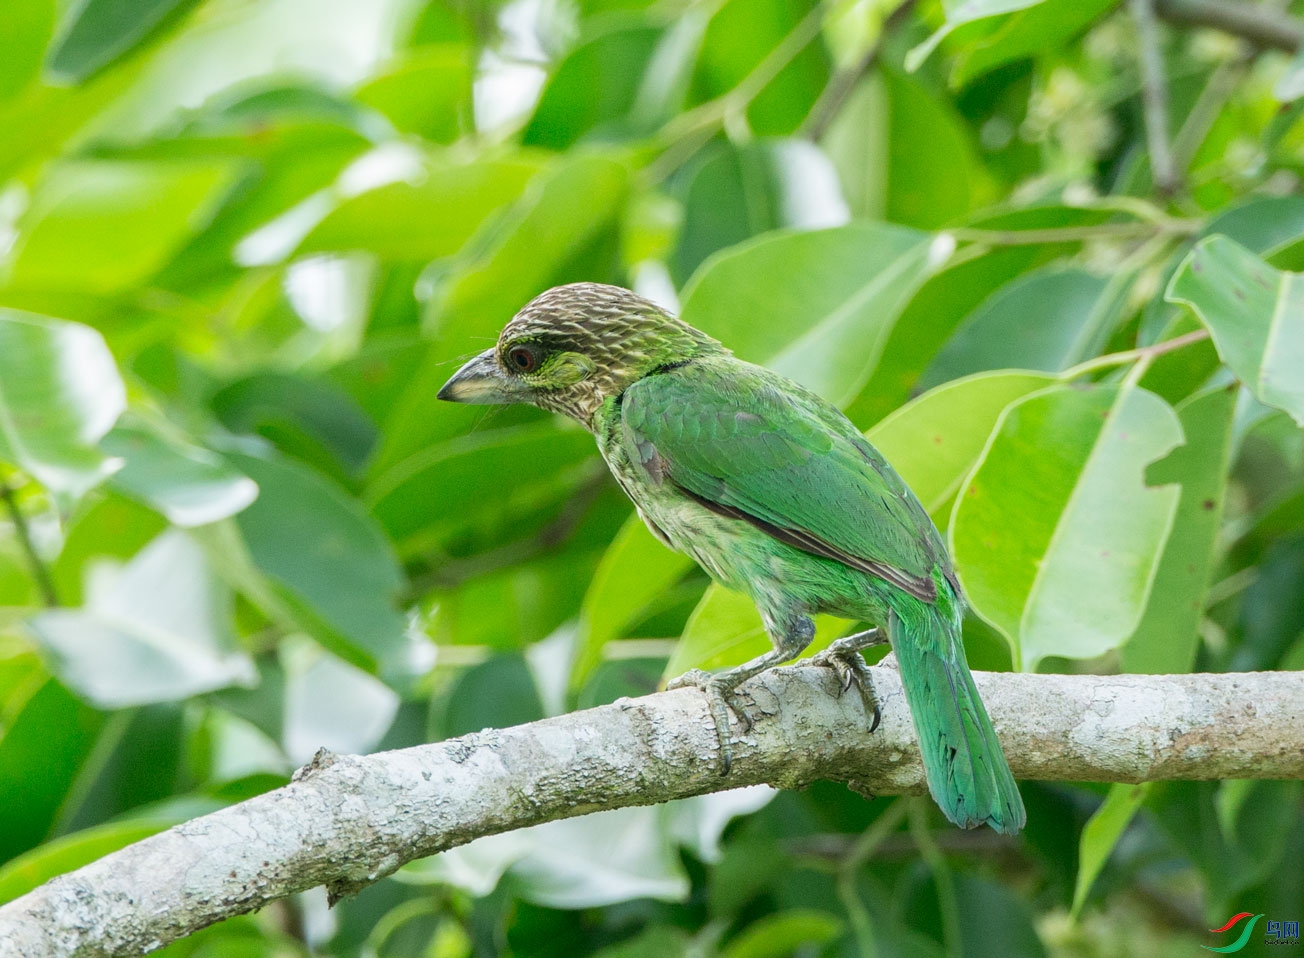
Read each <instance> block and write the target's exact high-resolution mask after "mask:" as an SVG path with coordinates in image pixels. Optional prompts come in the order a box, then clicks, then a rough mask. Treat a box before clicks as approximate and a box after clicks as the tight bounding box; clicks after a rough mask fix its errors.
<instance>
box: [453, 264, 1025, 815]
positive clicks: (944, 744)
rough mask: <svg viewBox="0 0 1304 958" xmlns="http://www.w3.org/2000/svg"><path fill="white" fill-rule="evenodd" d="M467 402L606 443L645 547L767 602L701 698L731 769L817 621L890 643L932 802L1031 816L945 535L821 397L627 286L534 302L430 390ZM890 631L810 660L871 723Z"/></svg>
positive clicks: (953, 810)
mask: <svg viewBox="0 0 1304 958" xmlns="http://www.w3.org/2000/svg"><path fill="white" fill-rule="evenodd" d="M439 398H440V399H446V400H451V401H453V402H464V403H530V404H532V405H535V406H538V407H540V408H542V409H547V410H551V411H553V412H559V413H563V414H565V415H567V416H569V417H571V418H572V419H574V420H576V421H577V422H579V423H580V424H581V425H583V426H584V427H585V428H587V429H588V430H589V431H590V432H592V433H593V435H594V436H595V438H596V439H597V444H598V450H599V451H600V452H601V454H602V458H603V459H604V460H606V463H607V465H608V467H610V469H611V473H612V475H614V476H615V478H616V481H617V482H619V483H620V485H621V487H622V488H623V489H624V490H625V493H626V494H627V495H628V496H629V498H630V499H632V500H633V502H634V505H635V507H636V508H637V509H638V512H639V515H640V516H642V518H643V521H644V522H645V523H647V526H648V528H649V529H651V530H652V532H653V534H654V535H655V536H656V537H657V538H658V539H660V540H661V541H662V542H663V543H665V544H666V545H667V546H669V547H670V548H672V549H677V550H679V551H680V552H684V553H686V554H688V555H689V556H691V557H692V558H693V559H694V560H696V561H697V563H698V564H699V565H701V566H702V568H703V569H705V570H706V572H707V573H708V574H709V575H710V576H711V577H712V578H713V579H714V580H716V581H717V582H719V583H721V584H722V585H724V586H726V587H728V588H731V589H736V590H738V591H741V592H743V593H746V594H747V595H748V596H750V597H751V599H752V600H753V601H754V602H755V603H756V606H757V608H758V609H759V610H760V613H761V618H762V620H763V621H764V623H765V629H766V632H767V633H768V634H769V637H770V641H771V643H772V645H773V648H772V650H771V651H770V652H767V653H766V654H765V655H761V656H759V657H757V658H755V659H753V660H752V661H750V662H748V663H746V664H744V665H740V666H738V667H737V668H734V669H730V670H729V671H727V672H722V673H718V674H715V675H709V674H707V673H704V672H701V671H698V670H694V671H692V672H690V673H688V674H687V675H685V676H682V677H680V678H679V679H677V680H675V681H674V682H672V683H671V685H672V687H673V686H683V685H695V686H698V687H700V688H702V689H703V690H704V691H705V692H706V693H707V696H708V701H709V702H710V703H711V712H712V716H713V718H714V721H715V723H716V726H717V728H718V730H719V733H720V743H721V761H722V765H723V767H724V772H725V774H727V772H728V763H729V756H730V754H731V753H730V749H729V740H730V739H729V736H730V726H729V714H728V709H730V708H732V709H733V710H734V711H735V712H736V713H737V714H738V715H739V717H740V719H741V720H743V721H747V720H746V717H745V712H744V711H743V710H742V709H741V708H739V707H737V705H736V704H735V699H734V689H735V688H736V687H737V686H738V685H739V683H741V682H743V681H745V680H746V679H748V678H750V677H751V676H753V675H756V674H757V673H758V672H761V671H763V670H765V669H768V668H770V667H772V666H775V665H779V664H781V663H783V662H787V661H790V660H792V659H795V658H797V656H799V655H800V654H801V653H802V651H803V650H804V649H805V648H806V646H807V645H809V644H810V641H811V638H812V636H813V635H814V632H815V627H814V623H813V622H812V621H811V616H812V615H814V614H816V613H831V614H833V615H837V616H842V617H844V618H849V619H855V620H858V621H862V622H869V623H875V624H877V625H878V626H879V627H881V628H882V630H883V631H885V632H886V633H887V639H888V640H889V641H890V642H891V645H892V649H893V651H894V652H895V653H896V657H897V661H898V664H899V667H900V673H901V682H902V685H903V686H904V688H905V693H906V699H907V701H908V703H909V705H910V714H911V718H912V720H913V722H914V726H915V731H916V733H917V735H918V737H919V745H920V751H921V753H922V756H923V764H924V770H925V773H926V775H927V779H928V787H929V790H930V791H931V792H932V795H933V799H934V800H935V801H936V802H937V804H938V805H939V806H940V807H941V809H942V811H943V812H944V813H945V815H946V817H947V818H949V819H950V820H951V821H952V822H954V823H955V824H957V825H960V826H961V827H964V828H972V827H975V826H977V825H981V824H983V823H986V824H988V825H990V826H991V827H992V828H994V829H996V830H997V831H998V832H1004V833H1006V834H1013V833H1015V832H1017V831H1019V829H1021V828H1022V827H1023V825H1024V822H1025V820H1026V813H1025V812H1024V809H1023V801H1022V799H1021V798H1020V796H1019V790H1018V787H1017V786H1016V785H1015V782H1014V777H1013V776H1012V775H1011V774H1010V767H1009V765H1008V764H1007V762H1006V760H1005V755H1004V753H1002V751H1001V747H1000V743H999V742H998V741H997V738H996V732H995V731H994V730H993V728H992V724H991V720H990V719H989V718H988V717H987V710H986V709H985V708H984V707H983V703H982V700H981V699H980V698H979V696H978V690H977V689H976V688H975V687H974V683H973V677H972V676H971V675H970V674H969V666H968V663H967V662H966V660H965V654H964V646H963V644H962V643H961V638H960V627H961V619H962V618H963V615H964V599H963V597H962V595H961V592H960V586H959V582H958V581H957V580H956V576H955V571H954V569H953V568H952V565H951V560H950V557H949V556H948V555H947V552H946V547H945V545H943V543H942V538H941V536H940V535H939V534H938V531H937V528H936V526H934V525H933V522H932V520H931V519H930V518H929V517H928V513H927V512H926V511H924V508H923V506H921V505H920V503H919V500H918V499H917V498H915V495H914V494H913V493H912V492H911V491H910V489H909V488H908V487H907V486H906V484H905V482H903V481H902V479H901V477H900V476H898V475H897V474H896V472H895V471H894V470H893V469H892V467H891V466H890V465H888V463H887V461H886V460H885V459H884V458H883V456H882V455H881V454H880V453H879V452H878V450H876V449H875V448H874V447H873V446H872V445H870V444H869V442H867V441H866V440H865V438H864V436H862V435H861V433H860V431H859V430H857V429H856V427H855V426H854V425H852V424H851V422H850V420H848V419H847V418H846V417H845V416H844V415H842V413H841V412H839V411H838V410H837V409H836V408H835V407H833V406H832V405H830V404H829V403H827V402H825V401H824V400H823V399H821V398H820V397H819V396H817V395H815V394H814V393H812V392H811V391H810V390H808V389H806V388H805V387H803V386H801V385H799V384H798V383H795V382H793V381H792V380H790V379H786V378H785V377H783V376H780V375H779V374H777V373H774V372H771V371H770V370H768V369H765V368H763V367H761V366H755V365H753V364H751V363H747V362H743V361H742V360H740V359H737V358H735V357H734V355H733V354H732V353H731V352H730V351H729V350H728V349H726V348H725V347H724V346H723V345H721V344H720V343H719V342H717V341H716V340H714V339H712V338H711V337H710V336H707V335H706V334H705V333H703V332H700V331H699V330H697V329H694V328H693V327H691V326H689V325H687V324H686V323H683V322H681V321H680V320H678V319H675V318H674V317H672V316H671V315H669V314H668V313H667V312H665V311H664V310H662V309H661V308H660V307H658V306H656V305H655V304H653V303H651V302H649V301H648V300H646V299H643V298H642V297H640V296H637V295H635V294H634V293H632V292H630V291H629V290H626V289H621V288H620V287H616V286H605V285H600V284H596V283H575V284H572V285H569V286H559V287H556V288H554V289H550V290H548V291H547V292H545V293H542V294H541V295H539V296H538V297H536V298H535V299H533V300H532V301H531V302H529V303H528V304H527V305H526V306H525V307H524V308H523V309H522V310H521V311H520V312H519V313H517V314H516V316H515V317H513V319H512V320H511V322H509V323H508V324H507V325H506V327H504V329H503V331H502V334H501V335H500V337H499V339H498V343H497V345H496V346H494V347H493V348H492V349H487V350H485V351H484V352H483V353H481V354H480V355H478V356H476V357H475V358H474V359H472V360H471V361H470V362H468V363H466V365H464V366H463V367H462V368H461V369H459V370H458V371H457V373H456V374H455V375H454V376H453V377H452V378H451V379H450V380H449V381H448V382H447V383H446V384H445V385H444V387H443V388H442V389H441V390H440V391H439ZM882 641H883V639H882V638H881V632H880V631H879V629H877V628H875V629H871V630H869V631H868V632H862V633H858V634H856V635H852V636H848V637H846V638H843V639H839V640H838V641H837V642H835V643H833V645H831V646H830V647H829V649H827V650H826V651H825V652H823V653H821V654H820V655H819V656H818V657H817V659H816V661H818V662H819V663H821V664H825V665H828V666H831V667H833V668H835V669H837V671H838V673H839V675H840V676H841V678H842V681H843V688H844V689H846V688H849V687H850V685H851V684H852V683H853V682H854V683H856V684H858V685H859V687H860V690H861V693H862V695H864V696H865V699H866V705H867V709H868V710H870V711H872V714H873V720H872V724H871V726H870V731H873V729H874V728H875V727H877V724H878V707H877V703H876V702H875V700H874V697H873V685H872V683H871V682H870V679H869V670H868V666H867V665H866V664H865V660H864V658H863V657H862V656H861V654H860V650H861V649H864V648H867V647H869V646H871V645H875V644H878V643H880V642H882Z"/></svg>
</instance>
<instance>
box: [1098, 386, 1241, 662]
mask: <svg viewBox="0 0 1304 958" xmlns="http://www.w3.org/2000/svg"><path fill="white" fill-rule="evenodd" d="M1235 413H1236V390H1235V389H1234V388H1233V389H1227V388H1226V387H1221V388H1214V389H1209V390H1206V391H1204V392H1200V393H1196V394H1195V395H1193V396H1190V397H1188V398H1187V399H1185V400H1183V401H1182V402H1181V403H1179V404H1178V405H1177V415H1178V418H1180V419H1181V421H1182V432H1183V434H1184V435H1185V436H1186V443H1185V444H1184V445H1181V446H1178V447H1177V448H1176V449H1174V450H1173V451H1172V452H1171V453H1170V454H1169V455H1168V458H1166V459H1162V460H1160V461H1159V462H1157V463H1155V464H1154V465H1153V466H1151V467H1150V469H1149V470H1148V471H1147V473H1146V481H1147V482H1149V483H1150V484H1151V485H1160V484H1163V483H1173V482H1176V483H1181V486H1182V498H1181V500H1180V501H1179V503H1178V506H1177V515H1176V517H1175V518H1174V520H1173V531H1172V532H1171V533H1170V534H1169V537H1168V543H1167V544H1166V545H1165V546H1164V554H1163V558H1162V559H1161V560H1160V563H1159V568H1158V569H1157V570H1156V572H1155V582H1154V586H1153V587H1152V588H1151V590H1150V601H1149V603H1147V605H1146V611H1145V616H1144V617H1143V618H1142V619H1141V624H1140V625H1139V626H1137V630H1136V634H1135V635H1133V636H1132V638H1131V639H1130V640H1129V641H1128V642H1127V644H1126V645H1124V646H1123V648H1122V657H1121V663H1122V667H1123V670H1124V671H1125V672H1158V673H1168V672H1189V671H1190V670H1191V668H1192V667H1193V666H1194V665H1195V657H1196V652H1197V650H1198V648H1199V644H1200V635H1199V623H1200V618H1201V617H1202V615H1203V614H1204V605H1205V595H1206V593H1207V591H1208V588H1209V577H1210V574H1211V573H1212V571H1213V566H1214V548H1215V543H1216V542H1217V537H1218V529H1219V525H1220V523H1221V520H1222V515H1223V502H1224V499H1225V497H1226V494H1227V479H1228V468H1229V465H1230V459H1231V453H1232V425H1233V422H1234V418H1235Z"/></svg>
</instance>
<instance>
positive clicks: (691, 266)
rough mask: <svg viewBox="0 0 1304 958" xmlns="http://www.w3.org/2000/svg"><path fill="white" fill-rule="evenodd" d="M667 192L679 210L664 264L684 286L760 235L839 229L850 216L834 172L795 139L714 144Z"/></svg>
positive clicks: (811, 147)
mask: <svg viewBox="0 0 1304 958" xmlns="http://www.w3.org/2000/svg"><path fill="white" fill-rule="evenodd" d="M671 192H672V193H673V194H674V195H675V196H676V197H677V198H678V199H679V201H680V202H681V203H682V204H683V207H684V214H683V225H682V228H681V229H680V235H679V242H678V245H677V246H676V247H675V250H674V253H673V255H672V257H671V259H670V263H669V266H670V271H671V275H672V276H673V277H674V279H675V281H676V282H677V283H681V284H682V283H684V282H686V281H687V280H688V279H689V277H690V276H692V275H694V271H695V270H697V269H698V268H699V267H700V266H701V265H702V263H703V261H705V260H706V259H707V257H709V256H710V255H711V254H712V253H716V252H719V251H721V250H724V249H726V248H727V247H731V246H733V245H734V244H736V243H741V242H743V241H744V240H747V239H750V238H752V237H753V236H757V235H758V234H760V233H764V232H766V231H768V230H772V229H777V228H779V227H785V226H791V227H795V228H800V229H819V228H823V227H828V226H840V225H842V224H843V223H845V222H846V221H847V218H848V216H847V213H848V210H847V206H846V203H845V201H844V200H843V198H842V191H841V190H840V188H839V184H838V176H837V170H836V169H835V168H834V166H833V165H832V163H831V161H830V160H829V159H828V157H826V156H825V155H824V154H823V153H822V152H821V151H820V150H819V148H818V147H816V146H814V145H813V144H811V143H808V142H806V141H804V140H798V139H789V140H761V141H758V142H754V143H748V144H745V145H742V146H735V145H733V144H731V143H719V142H717V143H712V144H710V146H708V147H707V148H706V149H704V150H703V151H702V153H701V156H699V157H698V158H697V159H696V160H695V161H694V162H692V163H690V164H688V165H687V166H686V167H685V168H684V170H683V171H682V172H681V173H680V174H679V175H677V176H676V177H675V179H674V180H673V181H672V183H671Z"/></svg>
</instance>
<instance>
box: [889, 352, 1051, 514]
mask: <svg viewBox="0 0 1304 958" xmlns="http://www.w3.org/2000/svg"><path fill="white" fill-rule="evenodd" d="M1054 382H1055V378H1054V377H1053V376H1048V375H1044V374H1041V373H1036V372H1021V371H1003V372H990V373H978V374H977V375H975V376H970V377H969V378H967V379H960V380H956V381H955V382H951V383H947V384H946V385H944V386H939V387H938V388H937V389H934V390H932V391H930V392H927V393H925V394H924V395H922V396H920V397H919V398H918V399H916V400H914V401H913V402H911V403H910V404H908V405H906V406H903V407H902V408H901V409H898V410H897V411H896V412H894V413H893V414H892V415H890V416H888V417H887V418H886V419H884V420H883V421H882V422H880V423H878V425H876V426H874V428H872V429H870V430H869V431H868V432H867V433H866V434H865V435H866V437H867V438H868V439H869V441H870V442H872V443H873V444H874V445H875V446H876V447H877V448H878V450H879V452H881V453H883V455H884V456H885V457H886V458H887V461H888V462H890V463H891V464H892V465H893V467H894V468H895V469H896V471H897V472H898V473H900V474H901V478H903V479H905V481H906V484H907V485H909V486H910V488H911V489H912V490H914V493H915V495H916V496H918V497H919V501H920V502H922V503H923V505H924V508H925V509H927V510H928V513H929V515H931V516H932V517H933V520H934V521H935V522H937V523H938V524H939V525H941V526H945V524H946V521H947V520H948V519H949V518H950V513H951V504H952V503H953V502H954V501H955V494H956V493H957V492H959V490H960V486H961V484H962V483H963V482H964V480H965V477H966V476H968V475H969V472H970V471H971V470H972V469H973V467H974V464H975V463H977V462H978V459H979V457H980V456H981V455H982V453H983V450H984V449H985V448H986V445H987V439H988V436H990V435H991V432H992V429H993V428H994V427H995V426H996V423H997V421H998V420H999V419H1000V417H1001V413H1002V412H1004V411H1005V407H1007V406H1008V405H1010V403H1012V402H1015V401H1016V400H1018V399H1021V398H1023V397H1024V396H1026V395H1028V394H1029V393H1032V392H1036V391H1037V390H1039V389H1045V388H1046V387H1047V386H1049V385H1051V384H1052V383H1054Z"/></svg>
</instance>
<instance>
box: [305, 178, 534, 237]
mask: <svg viewBox="0 0 1304 958" xmlns="http://www.w3.org/2000/svg"><path fill="white" fill-rule="evenodd" d="M539 168H540V164H539V162H538V160H536V159H533V158H531V157H528V156H517V157H512V158H510V159H502V160H480V161H477V162H470V163H467V162H463V163H456V162H450V161H446V160H445V161H440V162H429V163H427V164H426V166H425V167H424V168H423V169H422V170H420V171H419V172H418V173H416V174H415V175H414V176H413V177H412V180H411V181H410V182H409V181H406V180H404V181H399V182H397V183H387V184H385V185H384V186H378V187H376V188H374V189H370V190H366V191H364V192H361V193H358V194H357V195H355V196H351V197H349V198H348V199H345V200H344V201H343V202H342V203H340V205H339V206H337V207H336V208H335V209H334V210H332V211H331V212H330V213H329V214H328V215H327V216H326V218H325V219H323V220H322V221H321V222H320V223H318V224H317V226H316V227H315V228H314V229H313V230H312V232H310V233H309V234H308V235H307V236H306V237H305V238H304V240H303V242H302V243H301V244H300V246H299V252H301V253H309V252H321V251H336V252H344V251H349V250H365V251H368V252H372V253H376V254H378V255H380V256H384V257H386V258H389V259H412V260H420V261H422V262H424V261H426V260H431V259H436V258H438V257H442V256H451V255H452V254H454V253H456V252H457V251H458V250H459V249H461V248H462V246H463V245H464V244H465V243H466V241H467V240H468V239H470V238H471V237H472V236H473V235H475V233H476V232H477V231H478V230H479V229H481V228H482V226H483V225H484V222H485V220H486V219H487V218H488V217H489V216H490V215H491V214H493V213H494V212H496V211H498V210H500V209H502V208H504V207H506V206H508V205H510V204H511V203H512V202H514V201H515V200H517V199H518V198H520V196H521V193H522V191H524V189H525V187H526V184H527V183H529V182H530V179H531V177H533V176H534V175H535V174H536V173H538V172H539Z"/></svg>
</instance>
